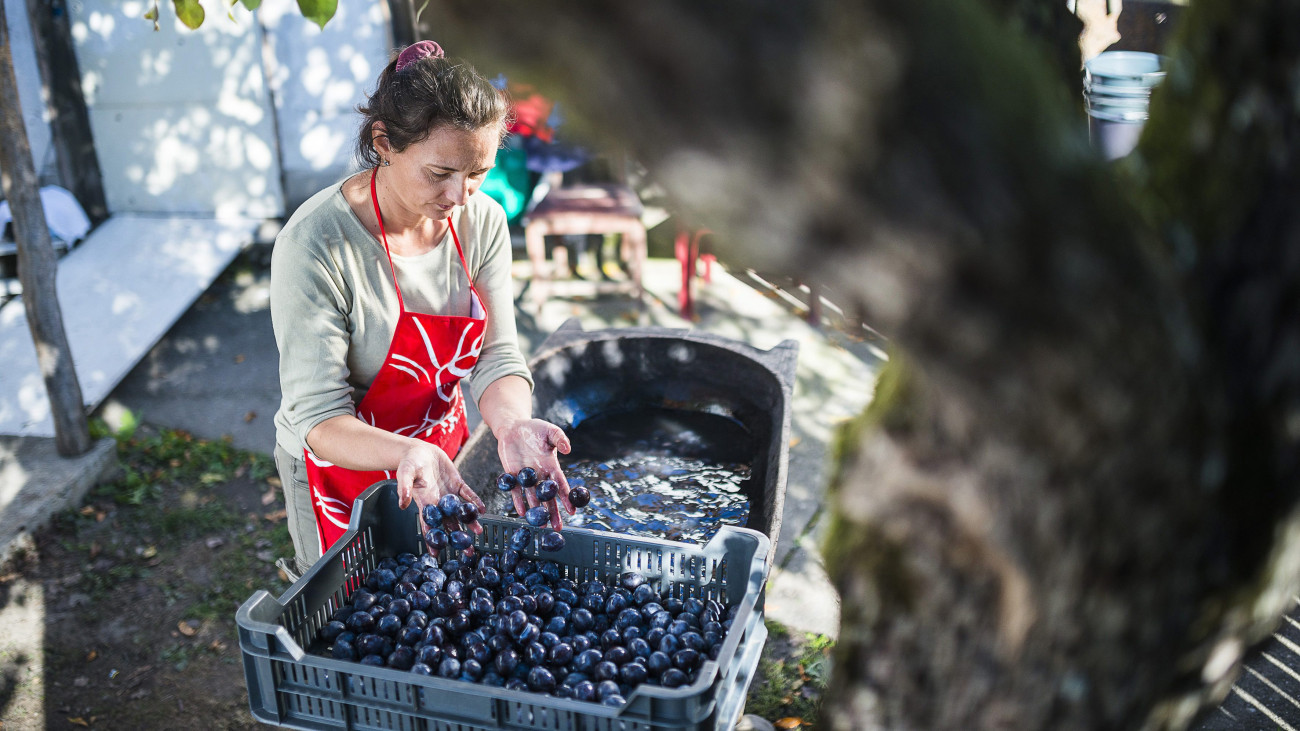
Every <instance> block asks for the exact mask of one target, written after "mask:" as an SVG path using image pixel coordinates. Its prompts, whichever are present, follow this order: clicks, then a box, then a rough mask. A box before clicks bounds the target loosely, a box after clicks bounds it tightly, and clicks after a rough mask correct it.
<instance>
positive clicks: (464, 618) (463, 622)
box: [447, 611, 474, 635]
mask: <svg viewBox="0 0 1300 731" xmlns="http://www.w3.org/2000/svg"><path fill="white" fill-rule="evenodd" d="M447 627H448V629H450V630H451V631H452V632H454V633H456V634H458V635H463V634H465V633H466V632H468V631H470V629H472V628H473V627H474V618H473V617H471V616H470V614H469V612H467V611H459V612H456V613H455V614H453V615H451V617H450V618H448V620H447Z"/></svg>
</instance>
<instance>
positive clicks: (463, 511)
mask: <svg viewBox="0 0 1300 731" xmlns="http://www.w3.org/2000/svg"><path fill="white" fill-rule="evenodd" d="M478 514H479V513H478V506H477V505H475V504H474V503H471V502H468V501H466V502H463V503H461V504H460V508H459V509H457V510H456V520H459V521H460V522H462V523H464V524H466V525H469V524H470V523H477V522H478Z"/></svg>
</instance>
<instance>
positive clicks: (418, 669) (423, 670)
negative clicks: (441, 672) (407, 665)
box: [411, 662, 433, 675]
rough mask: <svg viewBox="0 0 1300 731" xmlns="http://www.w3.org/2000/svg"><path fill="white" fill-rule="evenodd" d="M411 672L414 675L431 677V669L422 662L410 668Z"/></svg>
mask: <svg viewBox="0 0 1300 731" xmlns="http://www.w3.org/2000/svg"><path fill="white" fill-rule="evenodd" d="M411 672H413V673H415V674H416V675H433V668H431V667H429V666H428V665H425V664H424V663H422V662H417V663H415V664H414V665H412V666H411Z"/></svg>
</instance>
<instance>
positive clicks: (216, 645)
mask: <svg viewBox="0 0 1300 731" xmlns="http://www.w3.org/2000/svg"><path fill="white" fill-rule="evenodd" d="M208 649H209V650H212V651H213V652H221V651H222V650H224V649H226V643H224V642H222V641H221V640H213V641H212V644H210V645H208Z"/></svg>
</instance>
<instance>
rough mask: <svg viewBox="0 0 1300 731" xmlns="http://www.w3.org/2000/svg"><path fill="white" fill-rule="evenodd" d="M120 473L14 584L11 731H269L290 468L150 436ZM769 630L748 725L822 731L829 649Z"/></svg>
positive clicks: (815, 640)
mask: <svg viewBox="0 0 1300 731" xmlns="http://www.w3.org/2000/svg"><path fill="white" fill-rule="evenodd" d="M118 458H119V463H120V465H121V467H120V472H119V474H118V476H117V477H116V478H115V479H114V480H112V481H111V482H109V483H107V484H104V485H101V486H99V487H98V488H96V489H95V490H93V491H92V492H91V494H90V495H89V496H88V497H87V499H86V501H85V502H84V504H83V505H82V506H81V507H79V508H78V509H75V510H69V511H67V512H64V513H62V514H60V515H58V516H55V518H54V520H53V521H52V522H51V525H50V526H49V527H48V528H46V529H45V530H43V531H40V532H39V533H38V534H37V535H36V540H35V545H34V546H33V547H32V548H31V549H30V550H29V551H27V552H26V553H24V554H23V555H20V556H19V557H17V558H16V559H15V560H13V561H12V562H11V563H10V565H8V566H6V567H5V568H4V569H3V571H2V572H0V731H10V730H11V729H40V728H50V729H77V728H95V729H131V730H132V731H136V730H139V729H178V728H187V729H194V728H199V729H205V730H208V729H245V728H266V727H265V726H261V725H260V724H259V723H258V722H257V721H256V720H255V719H254V718H253V716H252V714H251V713H250V712H249V708H248V695H247V691H246V687H245V682H244V674H243V665H242V661H241V656H240V651H239V641H238V635H237V630H236V624H235V611H236V609H237V608H238V607H239V605H240V604H242V603H243V601H244V600H246V599H247V598H248V597H249V596H251V595H252V594H253V592H254V591H255V590H257V589H266V590H268V591H270V592H271V593H272V594H273V595H276V596H278V595H279V594H280V593H281V592H283V591H284V590H285V589H286V588H288V584H287V582H286V581H285V580H284V577H283V576H282V575H280V573H279V571H278V569H276V568H275V566H274V560H275V559H276V558H277V557H280V556H288V555H290V553H291V551H292V548H291V544H290V541H289V536H288V530H287V528H286V526H285V521H284V510H283V503H282V499H281V495H280V491H279V489H278V482H277V481H276V479H275V477H274V465H273V464H272V463H271V460H270V458H268V457H266V456H264V455H259V454H255V453H250V452H242V451H240V450H237V449H234V448H233V447H231V446H230V444H229V443H228V442H208V441H203V440H199V439H195V438H193V437H191V436H190V435H188V434H186V433H185V432H179V431H170V430H158V429H152V428H149V427H147V426H145V427H140V428H139V429H138V430H136V431H135V433H134V434H133V435H132V436H131V437H130V438H123V439H121V441H120V444H119V448H118ZM768 626H769V631H770V632H771V637H770V639H769V642H768V645H767V647H766V648H765V652H764V656H763V659H762V662H761V664H760V668H759V674H758V678H757V679H756V680H755V682H754V684H753V686H752V688H751V693H750V698H749V701H748V708H747V710H748V711H749V712H758V713H761V714H762V715H764V716H766V717H768V718H770V719H772V720H774V721H776V720H779V719H782V718H786V720H787V721H794V720H796V719H798V720H801V721H803V725H802V726H798V725H790V724H789V723H787V725H786V726H782V727H781V728H800V727H802V728H804V729H811V728H814V725H813V724H812V723H810V722H811V721H813V720H814V719H815V716H816V712H815V708H816V706H817V705H818V702H819V700H820V695H821V692H820V691H821V689H822V688H823V687H824V684H825V680H824V670H825V665H826V656H827V649H828V647H829V640H826V639H825V638H819V637H814V636H807V637H803V636H794V635H791V633H789V632H788V631H787V630H785V628H783V627H781V626H780V625H777V624H775V623H769V625H768ZM790 717H792V718H790Z"/></svg>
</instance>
